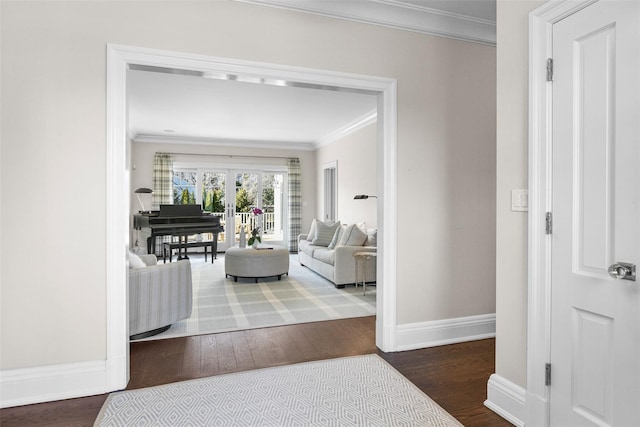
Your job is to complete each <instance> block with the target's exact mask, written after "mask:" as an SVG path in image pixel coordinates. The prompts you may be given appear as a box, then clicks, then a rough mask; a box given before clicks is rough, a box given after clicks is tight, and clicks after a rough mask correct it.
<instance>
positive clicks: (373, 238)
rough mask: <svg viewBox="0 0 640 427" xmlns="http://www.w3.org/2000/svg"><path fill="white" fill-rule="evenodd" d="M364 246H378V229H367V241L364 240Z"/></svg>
mask: <svg viewBox="0 0 640 427" xmlns="http://www.w3.org/2000/svg"><path fill="white" fill-rule="evenodd" d="M364 244H365V246H378V229H377V228H369V229H367V241H366V242H364Z"/></svg>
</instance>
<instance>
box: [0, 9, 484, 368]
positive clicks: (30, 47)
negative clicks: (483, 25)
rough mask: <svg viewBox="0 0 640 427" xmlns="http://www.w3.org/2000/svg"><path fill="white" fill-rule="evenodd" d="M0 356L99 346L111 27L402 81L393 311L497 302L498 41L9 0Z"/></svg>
mask: <svg viewBox="0 0 640 427" xmlns="http://www.w3.org/2000/svg"><path fill="white" fill-rule="evenodd" d="M0 5H1V6H0V7H1V8H2V14H1V18H0V19H1V30H0V31H1V40H2V75H1V79H2V81H1V83H2V90H3V93H2V123H1V126H2V127H1V137H2V138H1V139H2V147H1V148H2V157H1V174H2V181H1V194H2V217H1V232H2V242H1V245H2V246H1V250H2V259H1V266H0V267H1V275H2V277H1V279H2V301H1V304H2V306H1V312H2V314H1V316H2V317H1V320H2V331H1V332H2V334H1V335H2V337H1V340H2V341H1V343H0V344H1V345H0V347H1V350H0V351H1V354H0V356H1V359H2V360H1V366H0V367H1V368H2V369H12V368H20V367H34V366H45V365H51V364H58V363H65V362H81V361H96V360H104V359H105V357H106V325H105V323H106V320H105V319H106V317H105V316H106V315H105V312H106V271H105V270H106V260H105V257H106V251H105V244H106V239H107V236H106V235H105V233H106V224H105V218H106V215H105V210H106V206H105V199H106V190H105V188H106V161H105V159H106V154H105V153H106V149H107V147H106V137H105V135H106V119H105V115H106V111H105V105H106V99H105V93H106V54H105V53H106V49H105V46H106V44H107V43H114V44H123V45H132V46H140V47H146V48H157V49H165V50H174V51H181V52H188V53H198V54H204V55H212V56H219V57H231V58H237V59H247V60H253V61H264V62H271V63H279V64H286V65H295V66H302V67H310V68H318V69H328V70H335V71H342V72H349V73H357V74H365V75H374V76H381V77H390V78H395V79H397V82H398V86H397V87H398V132H397V140H398V146H397V170H398V190H397V199H398V224H397V226H396V227H397V233H398V234H397V238H398V248H399V249H398V254H397V259H398V269H397V270H398V276H397V292H398V295H397V303H398V322H399V323H400V324H403V323H410V322H422V321H429V320H437V319H446V318H454V317H460V316H470V315H478V314H486V313H493V312H494V310H495V265H496V263H495V258H494V255H495V236H496V232H495V206H496V202H495V189H496V185H495V126H494V124H495V93H496V91H495V49H494V48H492V47H488V46H483V45H476V44H470V43H465V42H461V41H456V40H451V39H446V38H440V37H434V36H427V35H422V34H417V33H411V32H405V31H399V30H393V29H389V28H382V27H376V26H371V25H365V24H358V23H354V22H350V21H345V20H336V19H330V18H325V17H320V16H316V15H310V14H300V13H295V12H289V11H285V10H280V9H276V8H268V7H260V6H255V5H250V4H245V3H240V2H231V1H163V2H154V1H127V2H110V1H104V2H102V1H86V2H82V1H68V2H67V1H55V2H51V1H42V2H38V1H29V2H24V1H2V2H1V3H0Z"/></svg>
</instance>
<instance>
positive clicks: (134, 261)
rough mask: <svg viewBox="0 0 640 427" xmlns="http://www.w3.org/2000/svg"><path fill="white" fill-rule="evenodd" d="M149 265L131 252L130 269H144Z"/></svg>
mask: <svg viewBox="0 0 640 427" xmlns="http://www.w3.org/2000/svg"><path fill="white" fill-rule="evenodd" d="M146 266H147V264H145V263H144V261H142V258H140V257H139V256H138V255H136V254H134V253H133V252H129V268H144V267H146Z"/></svg>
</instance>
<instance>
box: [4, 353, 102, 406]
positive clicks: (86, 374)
mask: <svg viewBox="0 0 640 427" xmlns="http://www.w3.org/2000/svg"><path fill="white" fill-rule="evenodd" d="M106 378H107V369H106V363H105V361H104V360H101V361H92V362H79V363H67V364H62V365H51V366H42V367H35V368H23V369H12V370H4V371H1V372H0V408H8V407H12V406H21V405H29V404H33V403H42V402H50V401H54V400H62V399H72V398H76V397H83V396H92V395H96V394H103V393H106Z"/></svg>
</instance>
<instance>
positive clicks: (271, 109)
mask: <svg viewBox="0 0 640 427" xmlns="http://www.w3.org/2000/svg"><path fill="white" fill-rule="evenodd" d="M239 1H244V2H249V3H256V4H260V5H264V6H269V7H281V8H282V7H284V8H287V9H294V10H298V11H303V12H307V13H316V14H323V15H328V16H333V17H337V18H342V19H349V20H356V21H361V22H367V23H371V24H375V25H384V26H391V27H395V28H401V29H405V30H408V31H419V32H423V33H429V34H438V35H442V36H445V37H453V38H457V39H463V40H467V41H472V42H476V43H483V44H492V43H493V44H495V0H366V1H362V0H340V1H331V0H239ZM478 24H481V27H482V28H477V27H478ZM487 28H488V29H489V30H488V31H487ZM487 34H488V36H487ZM491 37H493V39H492V38H491ZM492 40H493V41H492ZM127 73H128V74H127V93H128V102H129V129H130V133H131V137H132V138H133V140H135V141H141V142H145V141H154V142H189V143H206V144H218V145H221V144H229V143H233V144H236V145H237V144H244V145H246V146H254V147H256V146H268V147H273V148H278V147H294V148H296V149H309V150H312V149H315V148H317V147H319V146H321V145H323V144H327V143H330V142H332V141H333V140H334V139H335V138H337V137H338V136H341V135H344V134H345V133H347V132H349V130H352V129H357V128H358V127H359V126H361V125H365V124H368V123H372V122H373V121H375V113H376V105H377V100H376V96H375V94H371V93H361V92H354V91H345V90H339V89H338V88H320V87H311V86H308V85H307V86H301V85H295V84H290V83H287V82H283V81H268V80H264V79H260V78H255V77H252V78H250V77H243V76H229V75H220V76H211V75H208V76H207V75H203V74H201V73H196V72H189V71H178V70H169V69H164V68H151V67H138V68H135V67H134V68H133V69H130V70H128V72H127Z"/></svg>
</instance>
